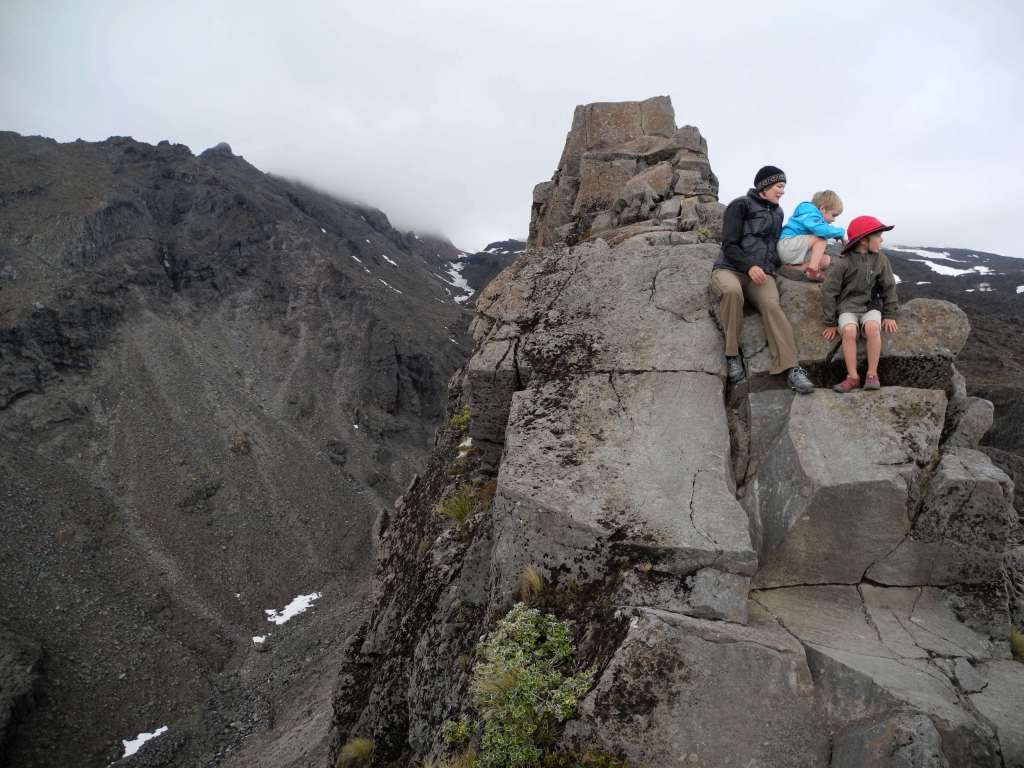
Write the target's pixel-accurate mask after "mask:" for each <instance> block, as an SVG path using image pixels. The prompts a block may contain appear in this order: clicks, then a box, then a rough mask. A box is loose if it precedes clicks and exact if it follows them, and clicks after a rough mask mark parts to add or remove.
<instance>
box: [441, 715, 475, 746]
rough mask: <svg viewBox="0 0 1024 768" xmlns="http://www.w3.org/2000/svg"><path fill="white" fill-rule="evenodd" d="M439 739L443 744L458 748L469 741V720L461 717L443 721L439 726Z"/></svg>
mask: <svg viewBox="0 0 1024 768" xmlns="http://www.w3.org/2000/svg"><path fill="white" fill-rule="evenodd" d="M441 738H442V739H444V743H445V744H450V745H452V746H455V747H458V746H461V745H463V744H465V743H466V742H468V741H469V720H468V719H467V718H465V717H461V718H459V719H458V720H445V721H444V725H442V726H441Z"/></svg>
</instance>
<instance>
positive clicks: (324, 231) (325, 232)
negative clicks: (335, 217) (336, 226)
mask: <svg viewBox="0 0 1024 768" xmlns="http://www.w3.org/2000/svg"><path fill="white" fill-rule="evenodd" d="M320 231H321V232H323V233H324V234H325V235H326V234H327V230H326V229H324V228H323V227H320Z"/></svg>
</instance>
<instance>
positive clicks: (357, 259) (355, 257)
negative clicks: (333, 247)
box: [349, 253, 363, 264]
mask: <svg viewBox="0 0 1024 768" xmlns="http://www.w3.org/2000/svg"><path fill="white" fill-rule="evenodd" d="M349 256H352V254H351V253H350V254H349ZM352 258H353V259H355V260H356V261H358V262H359V263H360V264H362V263H363V260H362V259H360V258H359V257H358V256H352Z"/></svg>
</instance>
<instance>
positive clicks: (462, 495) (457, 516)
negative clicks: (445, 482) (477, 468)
mask: <svg viewBox="0 0 1024 768" xmlns="http://www.w3.org/2000/svg"><path fill="white" fill-rule="evenodd" d="M476 503H477V492H476V489H474V488H473V487H472V486H470V485H463V486H462V487H461V488H459V489H458V490H457V491H455V492H454V493H452V494H450V495H448V496H446V497H445V498H444V499H443V500H442V501H441V503H440V504H438V505H437V514H439V515H441V517H446V518H448V519H449V520H452V521H454V522H455V523H457V524H458V525H462V524H463V523H465V522H466V521H467V520H468V519H469V518H470V517H472V515H473V512H474V511H475V510H476Z"/></svg>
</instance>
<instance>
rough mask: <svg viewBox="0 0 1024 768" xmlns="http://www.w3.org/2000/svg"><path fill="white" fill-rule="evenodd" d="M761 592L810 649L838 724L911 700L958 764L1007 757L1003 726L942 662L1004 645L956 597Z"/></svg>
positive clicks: (852, 590) (865, 590)
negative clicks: (981, 713) (977, 709)
mask: <svg viewBox="0 0 1024 768" xmlns="http://www.w3.org/2000/svg"><path fill="white" fill-rule="evenodd" d="M753 599H754V600H755V601H756V602H757V603H758V604H759V605H761V606H763V607H764V608H766V609H767V610H768V611H769V613H770V614H771V615H772V616H775V617H777V618H778V620H779V621H780V622H781V623H782V624H783V626H785V627H786V629H788V630H789V631H790V632H792V633H793V634H794V635H795V636H796V637H797V638H799V640H800V642H801V643H802V644H803V645H804V647H805V648H806V650H807V659H808V662H809V664H810V667H811V672H812V674H813V675H814V680H815V683H816V686H817V690H818V693H819V695H820V696H821V699H822V702H823V704H824V706H825V709H826V711H827V713H828V715H829V718H830V720H831V721H832V722H833V723H837V724H849V723H853V722H857V721H860V720H863V719H865V718H878V717H881V716H883V715H885V714H886V713H888V712H890V711H892V710H896V709H908V708H909V709H912V710H914V711H917V712H920V713H923V714H925V715H927V716H928V717H929V718H930V719H931V721H932V722H933V723H934V724H935V727H936V728H937V729H938V731H939V733H940V735H941V737H942V748H943V752H944V754H945V756H946V758H947V759H948V761H949V763H950V765H971V766H991V767H992V768H996V766H999V765H1000V762H999V751H1000V750H999V743H998V741H997V739H996V734H995V732H994V730H993V728H992V727H991V725H990V723H989V722H988V721H987V720H986V719H985V718H979V717H978V716H977V715H976V714H975V713H974V712H973V710H972V708H971V707H969V706H965V704H964V698H965V695H966V692H965V691H963V690H961V689H960V688H958V686H957V682H956V676H955V674H952V673H951V672H950V671H949V670H948V668H947V667H946V666H944V665H943V664H942V663H940V662H941V661H943V660H945V659H958V658H962V659H967V660H971V661H980V660H983V659H988V658H991V655H992V653H993V652H998V651H999V649H998V648H995V647H994V646H993V644H992V643H991V642H990V641H989V640H988V638H986V637H984V636H982V635H980V634H978V633H976V632H974V631H973V630H972V629H971V628H970V627H968V626H966V625H965V624H963V623H962V622H960V621H959V619H958V618H957V616H956V614H955V613H954V610H953V608H952V604H953V601H954V598H953V596H951V595H949V594H948V593H946V592H944V591H943V590H937V589H933V588H927V587H926V588H915V589H901V588H884V587H872V586H870V585H864V586H861V587H860V588H858V587H856V586H816V587H790V588H786V589H773V590H767V591H762V592H755V593H753ZM1000 701H1003V702H1004V700H1003V699H1000ZM1021 725H1022V727H1024V724H1021Z"/></svg>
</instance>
